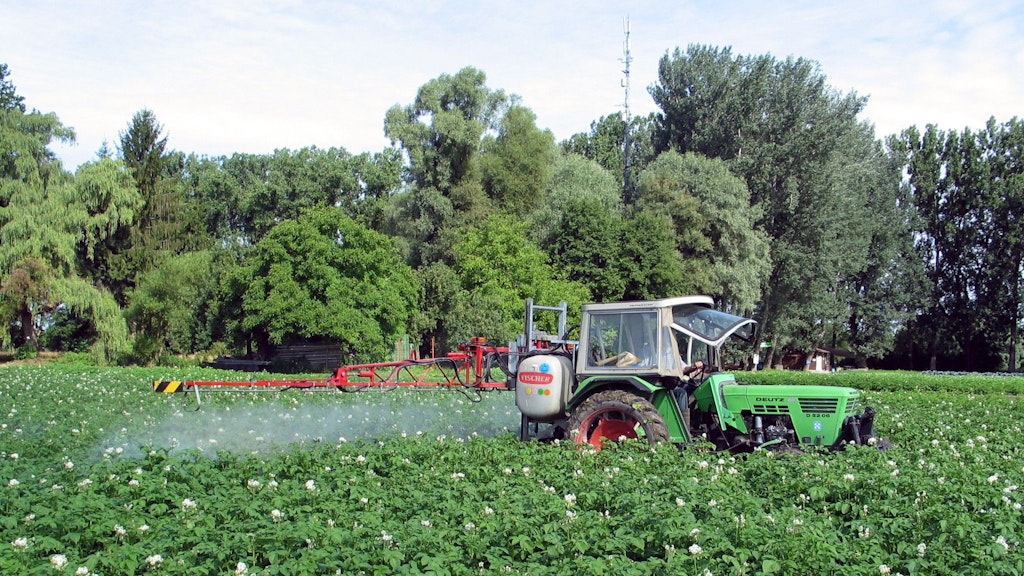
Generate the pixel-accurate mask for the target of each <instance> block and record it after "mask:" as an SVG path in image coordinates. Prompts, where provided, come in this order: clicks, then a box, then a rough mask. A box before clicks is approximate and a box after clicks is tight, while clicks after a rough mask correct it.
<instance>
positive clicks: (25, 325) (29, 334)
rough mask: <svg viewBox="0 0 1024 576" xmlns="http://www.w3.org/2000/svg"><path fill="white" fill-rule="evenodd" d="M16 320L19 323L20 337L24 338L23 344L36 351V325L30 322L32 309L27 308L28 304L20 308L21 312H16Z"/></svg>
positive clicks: (37, 347)
mask: <svg viewBox="0 0 1024 576" xmlns="http://www.w3.org/2000/svg"><path fill="white" fill-rule="evenodd" d="M18 318H19V321H20V322H21V335H22V336H23V337H24V338H25V342H26V343H27V344H29V345H31V346H32V348H35V349H36V350H38V349H39V346H37V345H36V325H35V324H34V323H33V322H32V307H31V306H29V304H28V302H26V303H24V304H23V305H22V306H21V310H19V311H18Z"/></svg>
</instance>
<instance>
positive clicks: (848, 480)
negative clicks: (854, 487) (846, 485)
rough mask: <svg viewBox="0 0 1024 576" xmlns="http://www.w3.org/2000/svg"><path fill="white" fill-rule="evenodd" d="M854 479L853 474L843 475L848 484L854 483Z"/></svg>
mask: <svg viewBox="0 0 1024 576" xmlns="http://www.w3.org/2000/svg"><path fill="white" fill-rule="evenodd" d="M853 478H854V476H853V474H843V480H846V481H847V482H853Z"/></svg>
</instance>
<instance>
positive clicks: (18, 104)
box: [0, 64, 25, 113]
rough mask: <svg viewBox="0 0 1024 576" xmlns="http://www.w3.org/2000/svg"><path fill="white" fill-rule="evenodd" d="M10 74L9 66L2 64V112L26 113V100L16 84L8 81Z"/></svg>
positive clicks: (0, 75) (0, 93)
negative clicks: (19, 92) (15, 111)
mask: <svg viewBox="0 0 1024 576" xmlns="http://www.w3.org/2000/svg"><path fill="white" fill-rule="evenodd" d="M9 73H10V72H9V71H8V69H7V64H0V110H17V111H18V112H22V113H24V112H25V98H24V97H23V96H20V95H19V94H18V91H17V89H16V88H15V87H14V84H13V83H11V81H10V80H8V79H7V76H8V74H9Z"/></svg>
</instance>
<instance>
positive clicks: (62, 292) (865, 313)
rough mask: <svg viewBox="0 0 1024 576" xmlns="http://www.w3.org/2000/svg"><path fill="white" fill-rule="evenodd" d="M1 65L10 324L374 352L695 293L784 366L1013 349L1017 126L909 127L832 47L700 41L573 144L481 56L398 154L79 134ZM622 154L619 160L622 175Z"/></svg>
mask: <svg viewBox="0 0 1024 576" xmlns="http://www.w3.org/2000/svg"><path fill="white" fill-rule="evenodd" d="M7 76H8V72H7V68H6V66H3V67H2V68H0V178H2V180H0V314H2V315H3V321H4V322H5V323H6V324H7V327H8V329H7V330H3V331H0V338H2V339H3V342H2V343H3V345H4V346H5V347H7V348H14V349H17V350H19V351H20V352H21V353H23V354H31V353H33V352H34V351H35V350H39V349H44V348H45V349H57V350H73V351H82V352H84V351H88V352H90V353H92V354H94V355H95V356H96V357H97V358H98V359H102V360H103V361H107V362H123V363H149V362H153V361H155V360H158V359H159V358H160V357H161V356H163V355H168V354H189V353H194V352H207V353H234V354H240V353H250V354H255V355H266V354H267V353H268V352H269V351H270V350H271V349H272V347H273V346H274V345H277V344H282V343H287V342H292V341H302V340H322V341H329V342H334V343H340V344H341V345H342V349H343V351H344V353H345V355H346V358H349V359H351V360H352V361H363V360H379V359H381V358H383V357H385V356H386V354H387V353H388V351H389V350H390V349H391V348H392V345H393V343H394V341H395V340H396V339H397V338H401V337H404V336H408V337H410V338H411V339H412V340H413V342H415V343H416V344H417V345H418V346H419V347H420V348H421V351H422V352H429V351H430V349H431V348H433V349H434V350H435V351H437V352H441V351H444V350H449V349H452V348H453V347H454V346H456V345H457V344H458V343H459V342H462V341H465V340H468V339H469V338H471V337H473V336H481V335H482V336H485V337H487V338H489V339H491V340H493V341H496V342H504V341H507V340H510V339H513V338H514V337H515V336H516V335H517V334H518V333H519V332H520V331H521V330H522V305H523V300H524V299H525V298H528V297H531V298H534V299H535V300H537V301H538V302H541V303H556V302H558V301H566V302H568V303H569V306H570V310H577V311H578V309H579V306H580V304H582V303H584V302H588V301H610V300H620V299H627V300H628V299H650V298H660V297H667V296H673V295H681V294H691V293H703V294H708V295H711V296H713V297H714V298H715V300H716V302H717V303H718V305H719V306H721V307H722V308H724V309H727V310H731V311H733V312H736V313H738V314H744V315H751V316H753V317H754V318H756V319H757V320H758V322H759V329H760V333H759V337H758V342H755V343H751V347H750V348H749V349H748V350H739V351H736V352H738V353H741V354H744V355H746V354H753V353H754V352H755V348H754V347H755V346H766V348H764V349H759V350H756V351H759V352H760V353H761V354H762V357H764V358H765V361H766V362H767V363H768V364H772V363H774V362H776V361H777V360H778V359H779V358H780V357H781V356H782V355H783V354H788V353H794V352H795V353H808V352H810V351H813V350H814V349H815V348H819V347H821V348H827V349H830V350H841V351H846V352H843V353H844V354H848V355H849V356H851V357H852V358H851V359H852V360H853V361H855V362H856V363H857V364H859V365H867V364H869V363H870V364H871V365H874V366H889V367H897V366H898V367H905V368H929V367H931V368H949V367H955V368H958V369H976V370H994V369H1013V368H1014V367H1015V366H1016V365H1017V362H1018V361H1017V356H1016V351H1017V350H1018V349H1019V344H1018V341H1017V340H1018V337H1017V330H1018V328H1019V325H1020V306H1021V294H1020V285H1021V281H1022V277H1024V275H1022V255H1024V237H1022V236H1024V233H1022V228H1021V225H1020V222H1019V215H1020V214H1021V213H1022V206H1021V199H1022V197H1024V181H1022V178H1024V176H1022V173H1024V168H1022V166H1021V158H1022V156H1024V154H1022V150H1021V147H1022V143H1024V128H1022V126H1021V123H1020V121H1019V120H1017V119H1016V118H1014V119H1012V120H1010V121H1008V122H1006V123H1003V124H999V123H997V122H996V121H994V120H993V121H990V122H989V124H988V125H987V126H985V127H984V128H983V129H981V130H978V131H971V130H969V129H965V130H964V131H962V132H945V131H942V130H940V129H938V128H937V127H934V126H927V127H926V128H925V130H924V132H923V133H922V132H921V131H919V130H918V129H917V128H914V127H912V128H908V129H907V130H906V131H904V132H903V133H902V134H900V135H893V136H890V137H889V138H887V139H886V140H884V141H882V140H880V139H878V138H876V136H875V134H874V129H873V127H872V126H871V125H869V124H867V123H865V122H862V121H859V120H858V119H857V115H858V114H859V113H860V112H861V110H862V109H863V106H864V104H865V99H864V98H862V97H860V96H858V95H857V94H855V93H845V94H844V93H840V92H838V91H836V90H834V89H833V88H831V87H830V86H828V84H827V83H826V78H825V76H824V74H823V73H822V72H821V70H820V69H819V68H818V66H817V64H815V63H814V62H812V61H809V60H805V59H796V58H789V59H786V60H779V59H776V58H774V57H772V56H769V55H763V56H742V55H733V54H732V53H731V51H730V50H728V49H718V48H712V47H705V46H691V47H689V48H688V49H687V50H685V51H682V50H678V49H677V50H675V51H673V52H671V53H666V55H665V56H664V57H663V58H662V60H661V62H660V66H659V79H658V82H657V83H656V84H655V85H653V86H651V87H650V92H651V95H652V96H653V97H654V100H655V102H656V103H657V104H658V106H659V108H660V112H658V113H655V114H652V115H650V116H649V117H645V118H639V119H635V120H634V121H633V122H631V124H630V126H628V130H629V135H630V137H629V140H628V141H629V143H630V144H629V148H628V149H624V148H623V142H624V140H625V135H626V130H627V126H626V125H625V122H624V121H623V118H622V116H621V115H620V114H611V115H609V116H605V117H602V118H600V119H598V120H596V121H595V122H594V123H593V124H592V125H591V127H590V130H589V131H588V132H585V133H580V134H576V135H575V136H573V137H571V138H569V139H568V140H566V141H564V142H561V143H558V142H556V141H555V139H554V137H553V135H552V134H551V132H550V131H548V130H546V129H543V128H541V127H538V126H537V125H536V117H535V115H534V114H533V112H532V111H531V110H530V109H529V108H527V107H525V106H523V105H522V103H521V102H520V100H519V99H518V98H517V97H516V96H514V95H511V94H508V93H506V92H505V91H503V90H499V89H493V88H490V87H488V86H487V84H486V77H485V75H484V73H483V72H482V71H480V70H477V69H473V68H465V69H463V70H460V71H458V72H457V73H455V74H452V75H449V74H442V75H440V76H438V77H437V78H435V79H433V80H431V81H429V82H428V83H426V84H424V85H423V86H422V87H421V88H420V89H419V90H418V92H417V94H416V95H415V99H414V101H413V102H412V103H410V104H407V105H396V106H394V107H392V108H391V109H390V110H389V111H388V112H387V115H386V117H385V119H384V130H385V134H386V136H387V137H388V138H390V139H391V141H392V146H391V147H388V148H386V149H384V150H381V151H379V152H373V153H370V152H367V153H361V154H351V153H349V152H347V151H346V150H344V149H341V148H330V149H320V148H315V147H311V148H304V149H301V150H287V149H282V150H277V151H275V152H274V153H273V154H267V155H254V154H234V155H232V156H229V157H218V158H209V157H199V156H196V155H194V154H186V153H183V152H178V151H174V150H171V149H169V148H168V142H167V138H166V136H164V134H163V127H162V126H161V125H160V124H159V122H158V120H157V118H156V116H155V115H154V113H153V112H152V111H149V110H141V111H140V112H138V113H137V114H136V115H135V116H134V117H133V118H132V119H131V120H130V121H129V123H128V124H127V126H126V128H125V129H124V131H123V132H121V133H120V138H119V142H118V143H117V144H116V150H110V149H109V147H108V146H104V148H103V149H101V150H100V151H99V152H98V153H97V158H96V160H95V161H92V162H89V163H87V164H85V165H83V166H81V167H79V168H78V169H77V171H76V172H75V173H74V174H71V173H68V172H67V171H65V170H64V169H63V168H62V167H61V166H60V164H59V162H58V161H57V160H56V159H55V157H54V155H53V153H52V152H51V151H50V150H49V148H48V146H49V145H50V144H51V143H52V142H54V141H57V140H70V139H73V138H74V134H73V130H71V129H70V128H67V127H65V126H63V125H62V124H61V123H60V121H59V120H58V118H57V116H56V115H54V114H52V113H51V114H44V113H41V112H38V111H35V110H32V111H27V109H26V106H25V104H24V100H23V98H22V97H21V96H20V95H18V94H17V92H16V90H15V88H14V85H13V84H12V82H11V81H10V80H9V79H8V78H7ZM627 166H628V168H627Z"/></svg>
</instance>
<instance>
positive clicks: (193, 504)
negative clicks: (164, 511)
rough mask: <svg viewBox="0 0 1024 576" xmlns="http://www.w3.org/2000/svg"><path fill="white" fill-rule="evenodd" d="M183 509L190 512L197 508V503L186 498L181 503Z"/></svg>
mask: <svg viewBox="0 0 1024 576" xmlns="http://www.w3.org/2000/svg"><path fill="white" fill-rule="evenodd" d="M181 507H182V509H183V510H190V509H192V508H195V507H196V501H195V500H193V499H191V498H185V499H184V500H182V501H181Z"/></svg>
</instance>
